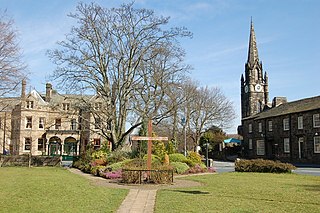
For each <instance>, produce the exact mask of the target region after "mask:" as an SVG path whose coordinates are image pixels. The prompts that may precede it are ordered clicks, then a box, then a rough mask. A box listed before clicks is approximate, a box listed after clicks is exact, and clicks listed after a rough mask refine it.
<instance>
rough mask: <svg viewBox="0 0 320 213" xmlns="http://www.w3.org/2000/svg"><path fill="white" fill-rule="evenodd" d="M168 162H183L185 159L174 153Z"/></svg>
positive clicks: (181, 155)
mask: <svg viewBox="0 0 320 213" xmlns="http://www.w3.org/2000/svg"><path fill="white" fill-rule="evenodd" d="M169 159H170V162H184V161H186V160H187V158H186V157H185V156H184V155H183V154H180V153H174V154H170V155H169Z"/></svg>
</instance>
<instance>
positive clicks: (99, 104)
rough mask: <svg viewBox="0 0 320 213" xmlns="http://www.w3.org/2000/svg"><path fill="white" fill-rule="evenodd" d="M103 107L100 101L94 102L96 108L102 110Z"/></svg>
mask: <svg viewBox="0 0 320 213" xmlns="http://www.w3.org/2000/svg"><path fill="white" fill-rule="evenodd" d="M101 107H102V103H101V102H98V103H94V110H100V109H101Z"/></svg>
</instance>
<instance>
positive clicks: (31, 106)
mask: <svg viewBox="0 0 320 213" xmlns="http://www.w3.org/2000/svg"><path fill="white" fill-rule="evenodd" d="M26 102H27V105H26V108H27V109H33V106H34V105H33V104H34V102H33V101H26Z"/></svg>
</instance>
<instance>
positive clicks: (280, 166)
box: [235, 159, 296, 173]
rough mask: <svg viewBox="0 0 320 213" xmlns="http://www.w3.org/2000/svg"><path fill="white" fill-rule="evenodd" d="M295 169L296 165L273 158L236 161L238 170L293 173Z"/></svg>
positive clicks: (236, 169)
mask: <svg viewBox="0 0 320 213" xmlns="http://www.w3.org/2000/svg"><path fill="white" fill-rule="evenodd" d="M294 169H296V167H294V166H293V165H292V164H289V163H281V162H279V161H272V160H263V159H254V160H237V161H236V162H235V171H237V172H265V173H291V171H292V170H294Z"/></svg>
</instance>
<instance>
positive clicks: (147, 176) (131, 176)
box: [122, 169, 173, 184]
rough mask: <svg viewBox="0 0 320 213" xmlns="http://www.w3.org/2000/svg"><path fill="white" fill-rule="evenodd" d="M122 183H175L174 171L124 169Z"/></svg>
mask: <svg viewBox="0 0 320 213" xmlns="http://www.w3.org/2000/svg"><path fill="white" fill-rule="evenodd" d="M122 181H123V182H124V183H134V184H141V183H154V184H164V183H172V182H173V170H156V169H151V170H148V169H141V170H140V169H136V170H135V169H123V170H122Z"/></svg>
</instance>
